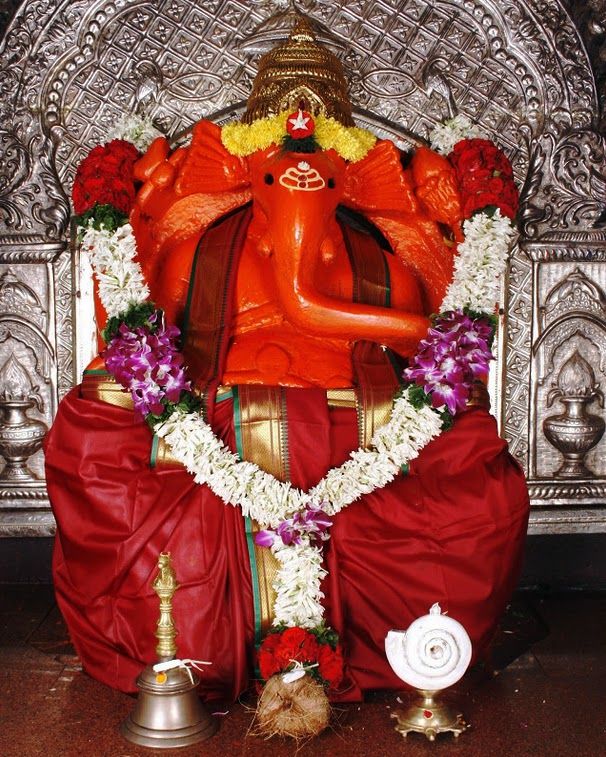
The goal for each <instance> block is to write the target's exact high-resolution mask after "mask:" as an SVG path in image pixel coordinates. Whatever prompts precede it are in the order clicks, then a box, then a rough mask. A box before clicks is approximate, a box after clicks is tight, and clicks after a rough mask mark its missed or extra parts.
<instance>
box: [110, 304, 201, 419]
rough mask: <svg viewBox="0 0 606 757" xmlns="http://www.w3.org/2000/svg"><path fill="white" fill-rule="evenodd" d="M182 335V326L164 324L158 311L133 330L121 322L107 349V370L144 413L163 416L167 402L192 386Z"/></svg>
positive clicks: (143, 414) (176, 398)
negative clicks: (181, 345) (181, 347)
mask: <svg viewBox="0 0 606 757" xmlns="http://www.w3.org/2000/svg"><path fill="white" fill-rule="evenodd" d="M179 336H180V332H179V329H177V328H176V327H175V326H168V327H165V326H164V325H163V324H162V323H161V322H160V317H159V313H158V311H156V312H155V313H153V314H152V315H151V316H150V317H149V318H148V320H147V323H146V324H145V325H144V326H137V327H136V328H134V329H131V328H129V326H127V325H126V324H125V323H122V324H121V325H120V327H119V329H118V333H117V334H116V336H115V337H114V338H113V339H112V340H111V342H110V343H109V345H108V346H107V349H106V350H105V353H104V358H105V364H106V366H107V370H108V371H109V372H110V373H111V374H112V375H113V376H114V377H115V379H116V381H118V383H120V384H121V385H122V386H123V387H124V388H125V389H128V390H129V391H130V393H131V395H132V397H133V402H134V405H135V410H136V411H137V412H138V413H139V414H140V415H142V416H147V415H149V414H150V413H153V414H154V415H161V414H162V412H163V411H164V408H165V404H166V403H167V402H168V403H171V402H172V403H175V402H178V401H179V398H180V397H181V392H183V391H187V390H189V389H191V383H190V382H189V381H187V379H186V378H185V370H184V368H183V357H182V355H181V354H180V352H179V351H178V349H177V339H178V337H179Z"/></svg>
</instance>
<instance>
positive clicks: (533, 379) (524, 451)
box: [0, 0, 606, 534]
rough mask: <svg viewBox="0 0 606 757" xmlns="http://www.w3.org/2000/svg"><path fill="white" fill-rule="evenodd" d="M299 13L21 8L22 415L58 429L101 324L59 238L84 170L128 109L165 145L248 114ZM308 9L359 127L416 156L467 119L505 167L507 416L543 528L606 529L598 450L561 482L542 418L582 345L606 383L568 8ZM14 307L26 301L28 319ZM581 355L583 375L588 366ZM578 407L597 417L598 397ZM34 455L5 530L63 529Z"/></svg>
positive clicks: (12, 221)
mask: <svg viewBox="0 0 606 757" xmlns="http://www.w3.org/2000/svg"><path fill="white" fill-rule="evenodd" d="M287 5H288V3H285V2H270V1H264V0H258V1H257V2H254V1H253V2H250V1H248V0H247V1H244V0H242V1H240V0H205V1H204V2H201V1H199V2H195V1H194V0H155V1H143V0H135V1H134V2H126V0H96V1H94V2H82V1H80V0H76V1H75V2H74V1H70V2H67V0H60V1H59V2H51V1H50V0H38V1H37V2H27V3H23V4H22V5H21V7H20V9H19V10H18V12H17V14H16V16H15V18H14V21H13V23H12V25H11V26H10V27H9V29H8V31H7V33H6V35H5V37H4V40H3V41H2V43H1V46H0V116H1V117H0V379H1V378H2V366H4V364H5V363H6V360H8V359H9V358H10V356H11V355H15V360H18V362H19V363H20V364H21V365H22V366H23V368H24V371H25V373H23V372H20V369H19V370H17V369H11V371H10V372H9V373H10V375H11V376H15V375H19V376H21V377H22V379H21V380H22V382H23V384H24V385H25V384H27V383H28V381H30V379H31V381H30V385H31V386H38V387H39V392H40V396H41V399H42V403H41V405H40V407H41V408H42V409H41V410H40V409H38V407H37V406H36V407H33V408H31V409H29V410H28V413H29V416H30V417H32V418H34V419H37V420H39V421H41V422H44V423H46V424H47V425H48V424H49V423H50V422H51V421H52V418H53V416H54V413H55V410H56V407H57V403H58V401H59V400H60V398H61V397H62V396H63V395H64V394H65V393H66V392H67V391H68V390H69V389H70V387H71V386H73V384H74V383H76V382H77V372H78V371H79V369H80V368H81V363H82V362H83V358H82V354H84V353H85V352H86V349H87V344H88V343H89V342H90V333H89V332H90V329H85V330H84V331H82V332H81V331H80V330H79V328H77V327H76V325H75V320H77V323H78V324H80V323H83V322H84V321H85V320H86V317H85V315H83V313H85V310H86V307H85V305H86V303H85V302H83V298H82V297H81V296H80V295H82V294H83V292H84V290H83V289H82V287H81V279H80V275H79V274H80V272H79V270H78V269H77V265H76V263H77V261H72V259H71V255H70V252H69V251H68V248H67V246H66V241H67V237H68V234H69V232H68V216H69V204H68V200H67V196H68V194H69V189H70V185H71V181H72V178H73V174H74V171H75V167H76V165H77V164H78V162H79V161H80V160H81V159H82V157H83V156H84V155H85V154H86V153H87V151H88V150H89V149H90V148H91V147H93V146H94V145H95V144H97V143H98V142H102V141H103V140H104V138H105V135H106V134H107V131H108V129H109V128H110V127H111V125H113V124H114V123H115V121H116V120H117V119H118V118H119V117H120V116H121V115H122V114H123V113H126V112H132V111H134V110H138V111H139V112H144V113H146V114H148V115H149V116H151V117H152V118H153V119H154V121H155V123H156V125H157V126H158V127H159V128H160V129H161V130H162V131H164V133H165V134H167V135H168V136H170V137H176V136H178V135H179V134H180V133H181V132H183V131H184V130H187V129H188V128H189V127H190V126H191V124H192V123H193V122H194V121H195V120H197V119H198V118H200V117H203V116H204V117H211V118H215V119H216V120H219V121H223V120H225V119H226V118H228V117H229V115H230V113H237V112H238V110H239V107H240V104H241V102H242V101H243V100H244V99H245V98H246V96H247V94H248V92H249V90H250V86H251V81H252V78H253V76H254V74H255V64H256V58H257V55H258V53H259V52H261V51H263V50H265V49H267V47H268V46H271V45H272V44H275V42H277V41H278V40H279V39H282V38H284V36H285V30H286V29H287V27H288V18H289V17H288V14H289V12H290V11H288V9H287V8H286V6H287ZM299 7H301V9H302V10H303V11H305V12H307V13H309V14H310V15H311V16H312V17H313V18H314V19H315V20H316V21H317V22H319V23H321V24H323V25H324V28H325V31H324V32H323V35H324V37H325V38H326V39H327V40H328V41H329V43H331V44H333V45H334V47H335V49H337V51H338V52H339V54H340V55H341V56H342V58H343V60H344V62H345V64H346V69H347V70H348V72H349V75H350V84H351V93H352V100H353V102H354V105H355V106H356V114H357V118H358V120H359V121H360V122H361V123H364V124H367V125H370V126H372V127H373V128H375V129H377V130H378V131H379V132H380V133H381V134H382V135H389V136H391V137H392V138H394V139H396V140H397V141H398V142H399V143H400V144H402V146H406V145H407V144H409V143H410V139H409V137H408V136H407V134H408V133H409V132H412V133H414V134H416V135H418V136H419V137H422V138H423V137H427V135H428V133H429V131H430V129H431V128H432V126H433V125H434V124H435V123H437V122H438V121H441V120H443V119H444V118H446V117H448V116H450V115H453V114H455V113H466V114H467V115H468V116H470V117H471V118H472V119H473V120H475V121H479V122H480V123H481V124H482V125H483V126H484V128H485V129H486V130H487V131H488V133H489V134H490V135H491V136H492V137H493V138H494V139H495V140H496V141H497V142H498V143H499V144H500V145H501V146H502V147H503V149H505V151H506V152H507V154H508V155H509V157H510V158H511V160H512V162H513V165H514V170H515V173H516V176H517V178H518V181H519V182H520V185H521V186H523V191H522V209H521V217H520V238H519V242H518V244H517V245H516V248H515V250H514V252H513V254H512V262H511V267H510V271H509V275H508V277H507V280H506V282H505V286H504V311H505V314H506V315H505V317H504V319H503V325H504V328H503V330H502V333H501V339H500V345H499V365H498V370H497V372H496V373H495V386H494V392H493V394H494V395H495V396H496V397H497V407H496V413H497V415H498V417H499V421H500V424H501V430H502V433H503V434H504V436H505V437H506V438H507V440H508V441H509V443H510V448H511V451H512V453H513V454H514V456H515V457H516V458H517V459H518V460H519V462H520V463H521V465H522V466H523V467H524V469H525V470H526V473H527V475H528V479H529V486H530V490H531V495H532V500H533V504H534V505H535V507H534V510H533V515H532V526H531V527H532V528H533V529H534V530H538V531H541V530H542V531H557V530H578V529H581V530H583V529H585V530H587V529H590V530H603V529H605V528H606V504H605V497H604V491H605V485H606V469H605V467H604V463H603V462H602V460H603V459H604V454H603V453H604V445H605V444H606V442H605V441H604V440H603V439H602V440H601V441H599V442H598V443H597V444H596V445H595V446H594V447H593V448H592V449H591V450H589V451H588V453H587V455H586V460H585V461H586V469H587V471H589V472H590V474H589V475H588V476H585V477H584V478H579V477H578V476H577V477H576V478H570V479H566V478H564V477H562V475H556V474H557V471H558V470H560V468H561V462H562V453H561V451H560V450H559V449H558V448H557V447H556V446H554V445H553V444H552V443H551V442H550V441H549V440H548V439H547V437H546V435H545V431H544V422H545V420H546V419H547V418H548V417H549V416H553V415H557V414H558V413H560V414H561V407H559V405H561V404H562V403H561V401H560V400H555V401H554V402H552V405H551V407H547V403H548V397H549V396H550V392H552V390H555V389H556V388H557V387H558V386H559V384H558V382H559V383H560V384H562V383H566V382H565V380H564V378H565V377H566V376H568V374H570V373H571V369H570V370H569V369H567V371H568V372H566V371H565V370H564V367H565V365H566V364H567V361H569V359H570V358H571V356H572V355H574V354H575V353H578V354H579V355H581V356H582V358H583V360H585V361H586V362H587V363H588V364H590V365H591V368H592V370H593V372H594V378H595V384H596V386H597V389H600V388H601V391H604V390H606V377H605V375H604V369H603V365H602V362H601V361H602V360H603V357H602V356H603V355H604V354H605V353H606V350H605V349H604V348H605V344H604V328H603V321H604V313H603V312H602V311H600V310H599V307H600V305H599V303H600V302H601V300H600V294H599V293H600V292H604V290H605V289H606V283H605V281H604V271H605V270H606V269H605V268H604V264H605V262H606V261H605V260H604V257H605V250H606V235H604V233H603V232H601V231H599V230H596V228H595V224H596V221H597V220H598V219H599V217H600V215H601V213H602V210H603V205H604V197H605V196H606V183H605V175H606V166H605V164H606V158H605V145H604V138H603V137H602V136H601V135H600V134H599V133H598V131H597V130H596V128H597V127H596V124H597V123H598V118H599V113H598V111H599V109H598V103H597V97H596V87H595V82H594V78H593V76H592V73H591V69H590V66H589V62H588V59H587V55H586V53H585V51H584V49H583V46H582V42H581V40H580V38H579V35H578V33H577V31H576V29H575V26H574V24H573V22H572V21H571V19H570V17H569V16H568V15H567V12H566V11H565V10H564V8H563V6H562V5H561V4H560V3H559V1H558V0H528V1H527V2H522V1H521V0H515V1H514V0H499V1H498V2H497V1H496V0H494V1H493V0H484V2H480V1H479V0H450V1H446V0H434V1H433V2H428V1H426V0H367V1H356V0H301V2H300V3H299ZM268 19H269V21H267V20H268ZM265 22H267V23H265ZM259 24H263V26H262V27H261V28H259ZM575 277H576V279H575ZM579 277H581V278H582V277H585V278H586V280H587V281H589V282H590V284H588V285H584V286H585V289H583V286H581V287H580V289H583V291H584V292H585V294H584V295H583V294H582V293H581V294H579V291H580V290H579V281H581V278H579ZM2 282H4V285H3V284H2ZM575 282H576V283H575ZM11 286H12V290H11ZM7 287H8V289H7ZM15 287H17V289H16V290H15ZM575 287H576V289H575ZM15 291H17V294H15ZM3 292H4V296H3ZM571 293H572V294H571ZM588 293H593V294H592V295H591V296H590V294H588ZM15 297H21V298H22V299H21V300H20V301H19V302H20V303H21V304H23V303H24V302H25V303H26V304H27V303H28V304H29V306H31V307H30V308H29V309H27V308H25V307H21V310H20V311H19V310H18V308H17V307H16V304H15V303H16V300H15ZM592 297H593V299H592ZM11 298H12V299H11ZM84 299H85V298H84ZM550 319H551V320H550ZM76 332H78V333H76ZM84 332H86V333H84ZM78 356H80V357H78ZM575 360H576V358H575ZM573 363H574V365H575V366H577V374H579V375H580V374H582V373H583V371H582V370H581V369H580V368H578V366H580V365H582V363H579V362H578V360H577V362H574V361H573ZM11 365H12V364H11ZM15 371H16V372H15ZM572 374H574V375H576V374H575V372H574V370H572ZM587 375H588V374H587ZM25 376H27V377H28V378H27V379H26V378H25ZM563 377H564V378H563ZM581 383H582V382H581ZM1 389H2V387H1V386H0V391H1ZM28 391H29V389H28ZM579 391H580V390H579ZM596 391H597V390H596ZM578 402H580V403H581V404H582V406H583V408H585V409H586V410H587V411H588V412H589V414H590V415H596V416H598V415H600V414H603V410H602V409H601V408H600V407H599V397H598V394H596V395H595V398H592V399H591V402H589V400H588V399H587V398H585V399H584V400H582V401H581V400H579V401H578ZM577 404H578V403H577ZM570 428H572V426H570ZM579 428H580V426H579ZM574 433H576V432H574ZM579 433H580V432H579ZM41 455H42V453H41V452H35V453H34V454H33V456H32V458H31V460H30V461H29V466H30V469H31V472H32V474H33V475H34V476H38V477H39V479H38V481H37V483H35V482H34V483H33V484H31V483H30V484H29V485H28V486H27V487H25V486H23V487H19V486H18V485H16V484H15V485H13V486H12V487H0V534H12V533H48V532H50V531H51V530H52V516H51V515H50V512H49V511H48V503H47V502H46V499H45V497H46V494H45V490H44V482H43V480H42V475H43V472H42V460H41ZM579 470H580V469H579ZM0 475H1V472H0Z"/></svg>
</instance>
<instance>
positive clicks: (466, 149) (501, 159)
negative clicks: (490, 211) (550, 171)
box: [448, 139, 518, 218]
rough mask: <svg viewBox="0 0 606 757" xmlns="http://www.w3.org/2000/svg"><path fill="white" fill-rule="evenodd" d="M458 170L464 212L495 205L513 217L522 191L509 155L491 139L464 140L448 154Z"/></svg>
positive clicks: (468, 214) (472, 211)
mask: <svg viewBox="0 0 606 757" xmlns="http://www.w3.org/2000/svg"><path fill="white" fill-rule="evenodd" d="M448 157H449V160H450V162H451V163H452V165H453V167H454V169H455V175H456V179H457V184H458V186H459V191H460V193H461V199H462V205H463V214H464V216H465V217H466V218H469V217H470V216H471V215H472V213H474V212H475V211H476V210H482V209H483V208H485V207H487V206H489V205H494V206H496V207H497V208H499V209H500V210H501V212H502V213H503V215H505V216H508V217H509V218H513V217H514V216H515V214H516V212H517V209H518V190H517V188H516V186H515V184H514V181H513V171H512V168H511V163H510V162H509V160H508V159H507V156H506V155H505V154H504V153H503V151H502V150H500V149H499V148H498V147H497V146H496V145H494V144H493V143H492V142H490V141H489V140H487V139H463V140H461V141H460V142H457V144H456V145H455V146H454V149H453V151H452V152H451V153H450V155H449V156H448Z"/></svg>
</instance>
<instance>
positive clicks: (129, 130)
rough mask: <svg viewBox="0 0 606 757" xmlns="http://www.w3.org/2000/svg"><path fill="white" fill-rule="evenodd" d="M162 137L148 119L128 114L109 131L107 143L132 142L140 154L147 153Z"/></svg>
mask: <svg viewBox="0 0 606 757" xmlns="http://www.w3.org/2000/svg"><path fill="white" fill-rule="evenodd" d="M161 136H163V135H162V132H161V131H158V129H156V127H155V126H154V125H153V124H152V122H151V121H150V120H149V119H148V118H143V117H142V116H138V115H137V114H136V113H126V114H125V115H123V116H122V118H121V119H120V120H119V121H118V122H117V123H116V124H115V126H114V127H113V128H112V129H111V130H110V131H109V133H108V135H107V141H108V142H111V141H112V139H125V140H126V141H127V142H132V144H134V146H135V147H136V148H137V150H139V152H145V151H146V150H147V148H148V147H149V146H150V145H151V143H152V142H153V141H154V139H156V138H157V137H161Z"/></svg>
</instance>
